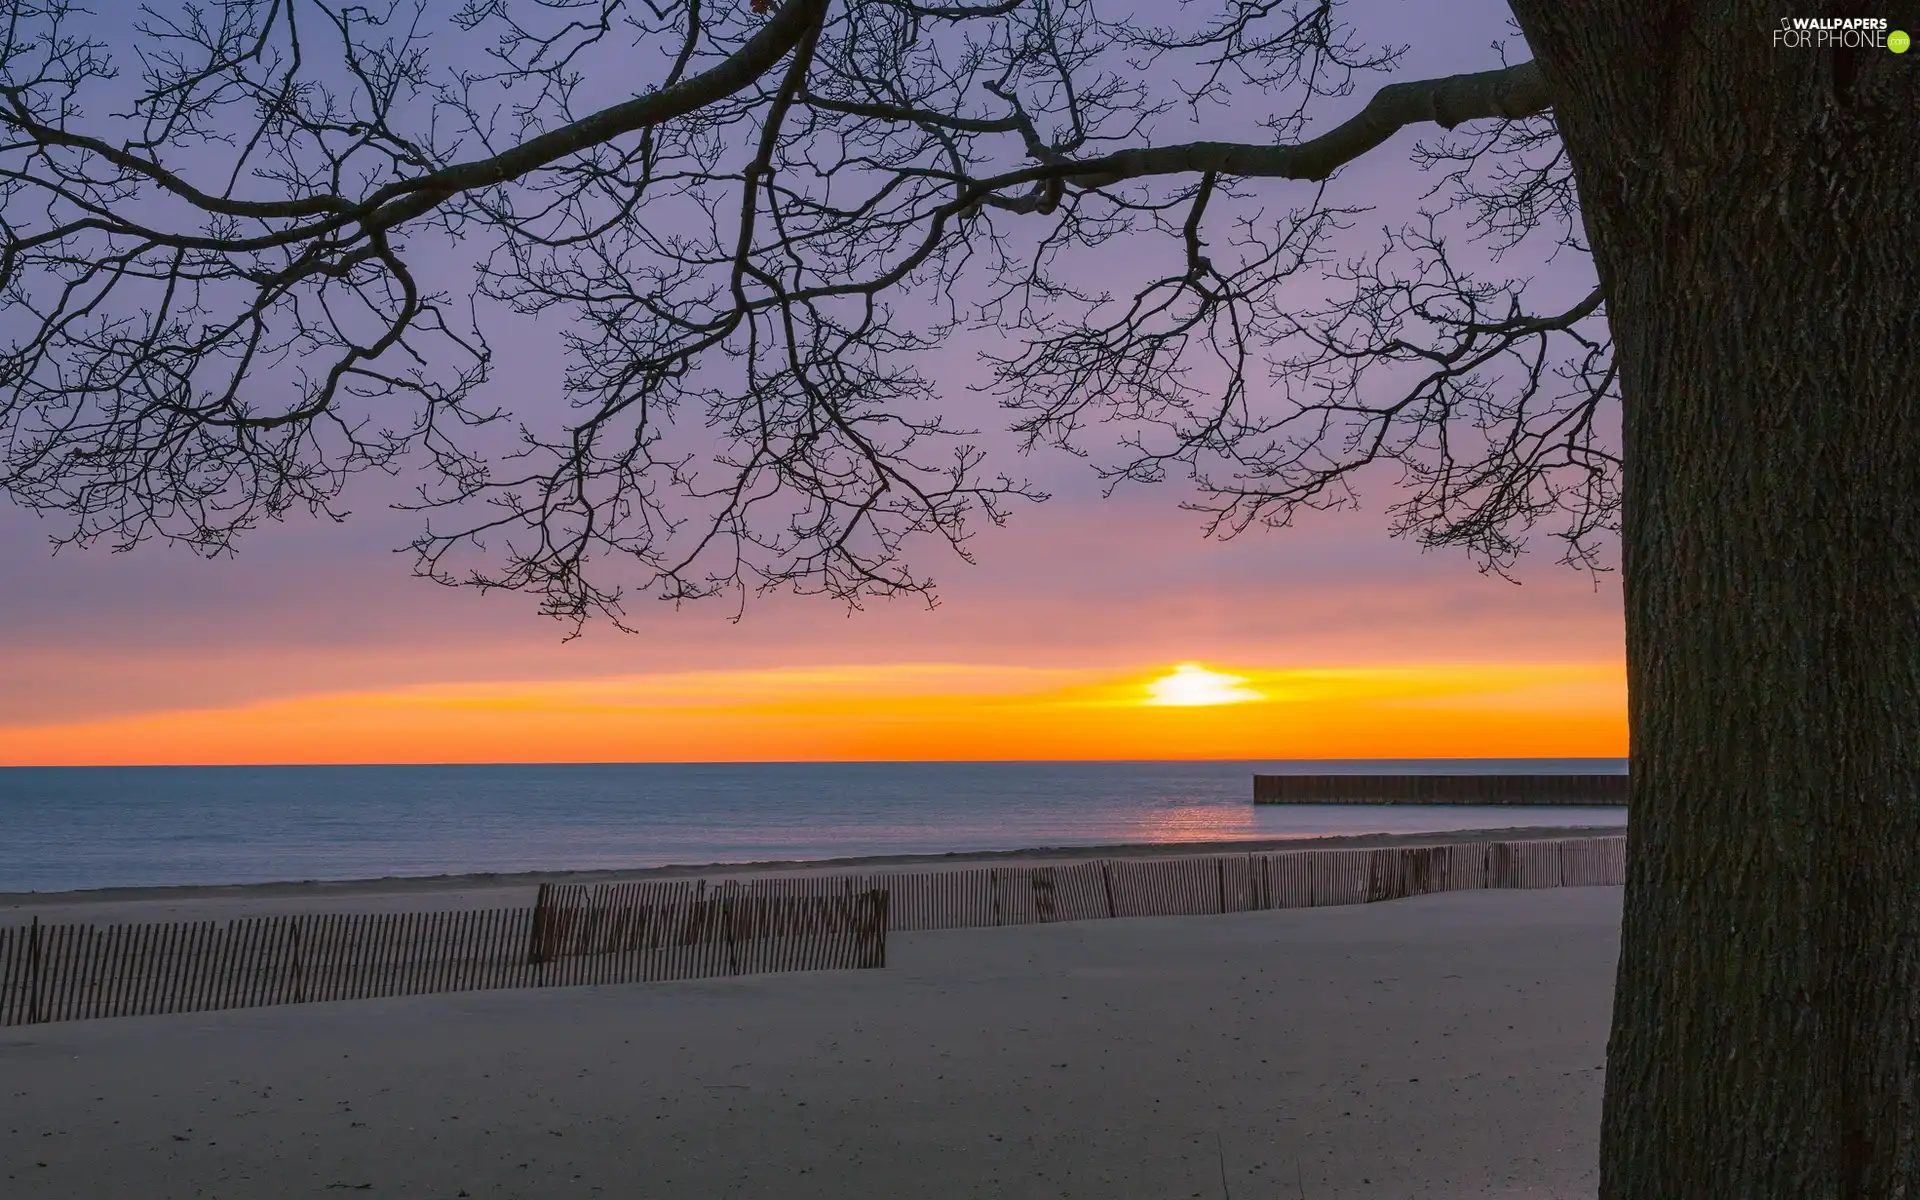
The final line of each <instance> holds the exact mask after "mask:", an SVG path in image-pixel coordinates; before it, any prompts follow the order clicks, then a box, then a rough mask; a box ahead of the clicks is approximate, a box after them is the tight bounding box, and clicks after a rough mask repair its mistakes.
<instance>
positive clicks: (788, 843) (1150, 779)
mask: <svg viewBox="0 0 1920 1200" xmlns="http://www.w3.org/2000/svg"><path fill="white" fill-rule="evenodd" d="M1625 770H1626V762H1625V760H1624V759H1525V760H1494V759H1475V760H1457V759H1456V760H1449V761H1447V762H1445V763H1435V762H1420V761H1412V760H1395V761H1391V762H1363V761H1348V762H1341V763H1328V762H1061V763H1048V762H1017V763H754V764H652V763H649V764H604V765H598V764H569V765H527V766H491V765H489V766H365V767H78V768H65V767H54V768H40V767H15V768H6V769H0V830H4V836H0V892H23V891H62V890H66V889H70V888H97V887H129V886H154V885H163V884H191V883H255V882H265V881H275V880H295V879H368V878H379V877H383V876H395V875H439V874H447V873H463V872H471V871H530V870H581V869H595V868H622V867H651V866H664V865H669V864H705V863H724V862H755V861H765V860H772V859H822V858H840V857H846V856H853V855H874V854H929V853H941V852H945V851H967V850H1016V849H1024V848H1028V847H1037V846H1076V845H1078V846H1085V845H1098V844H1102V843H1113V842H1157V841H1217V840H1226V839H1243V838H1276V837H1293V836H1311V835H1322V834H1344V833H1428V832H1436V831H1440V830H1446V829H1475V828H1490V827H1498V826H1520V825H1589V824H1590V825H1599V824H1623V825H1624V824H1625V821H1626V814H1625V811H1624V810H1623V809H1618V808H1507V807H1500V808H1461V807H1434V808H1414V807H1398V806H1394V807H1337V806H1326V807H1321V806H1311V807H1308V806H1290V805H1289V806H1261V807H1258V808H1256V807H1255V806H1254V805H1253V802H1252V795H1253V780H1252V776H1253V775H1254V773H1255V772H1263V773H1275V774H1278V773H1298V774H1312V773H1318V772H1333V771H1343V772H1355V773H1363V772H1380V773H1387V772H1420V771H1445V772H1486V773H1497V772H1503V771H1521V772H1542V773H1545V772H1583V771H1622V772H1623V771H1625Z"/></svg>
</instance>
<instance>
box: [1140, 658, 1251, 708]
mask: <svg viewBox="0 0 1920 1200" xmlns="http://www.w3.org/2000/svg"><path fill="white" fill-rule="evenodd" d="M1246 683H1247V681H1246V680H1245V679H1243V678H1242V677H1240V676H1238V675H1222V674H1220V673H1219V672H1218V671H1209V670H1207V669H1206V668H1205V667H1202V666H1197V665H1195V664H1193V663H1182V664H1181V665H1180V666H1177V667H1175V668H1174V669H1173V673H1172V674H1170V675H1165V676H1162V677H1161V678H1159V679H1156V680H1154V681H1153V682H1152V683H1149V684H1148V685H1147V695H1148V697H1149V699H1148V700H1147V703H1148V704H1169V705H1182V706H1192V705H1200V704H1241V703H1244V702H1246V701H1248V700H1264V699H1266V697H1265V696H1262V695H1261V694H1260V693H1259V692H1256V691H1254V690H1253V689H1252V688H1250V687H1247V686H1246Z"/></svg>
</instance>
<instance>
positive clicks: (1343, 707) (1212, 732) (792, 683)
mask: <svg viewBox="0 0 1920 1200" xmlns="http://www.w3.org/2000/svg"><path fill="white" fill-rule="evenodd" d="M1169 697H1170V698H1169ZM1626 753H1627V730H1626V683H1625V673H1624V671H1623V669H1622V668H1621V666H1620V665H1619V664H1617V663H1610V664H1563V665H1546V666H1533V665H1530V666H1488V665H1454V666H1420V667H1395V668H1350V669H1312V670H1282V671H1260V670H1252V669H1244V668H1236V669H1234V670H1233V671H1232V672H1231V673H1227V672H1226V671H1225V670H1224V669H1223V670H1221V671H1214V670H1211V669H1208V668H1202V667H1199V666H1197V665H1195V664H1182V665H1181V666H1179V667H1175V668H1167V667H1161V668H1158V669H1155V670H1150V671H1140V672H1136V673H1134V674H1132V675H1129V676H1124V677H1118V678H1116V677H1114V676H1111V675H1108V676H1105V677H1102V676H1099V675H1095V674H1092V673H1090V672H1085V671H1067V670H1041V669H1035V668H1021V667H973V666H957V665H952V664H905V665H897V666H887V667H846V668H820V669H813V670H783V671H757V672H753V671H742V672H703V673H687V674H678V675H664V676H637V677H623V678H611V679H597V680H586V681H567V682H553V683H534V684H526V683H513V684H471V685H468V684H462V685H435V686H424V687H406V688H397V689H392V690H386V691H379V692H367V693H353V694H332V695H308V696H299V697H293V698H288V699H282V700H274V701H268V702H262V703H257V704H249V705H243V706H236V707H232V708H222V709H208V710H194V711H185V710H182V711H166V712H157V713H149V714H143V715H139V716H132V717H123V718H117V719H111V720H102V721H94V722H85V723H72V724H55V725H14V726H0V764H6V765H14V766H36V765H37V766H57V765H103V766H104V765H136V764H140V765H148V764H150V765H186V764H269V763H421V762H442V763H444V762H752V761H762V762H788V761H862V760H891V761H913V760H921V761H925V760H949V761H953V760H1019V759H1053V760H1071V759H1183V758H1185V759H1198V758H1235V759H1240V758H1254V759H1267V758H1479V757H1486V758H1507V757H1513V758H1519V757H1536V756H1551V757H1587V756H1593V757H1616V756H1624V755H1625V754H1626Z"/></svg>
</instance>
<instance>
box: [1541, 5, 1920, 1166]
mask: <svg viewBox="0 0 1920 1200" xmlns="http://www.w3.org/2000/svg"><path fill="white" fill-rule="evenodd" d="M1786 7H1787V6H1756V5H1736V4H1733V3H1726V2H1722V3H1670V4H1656V3H1652V2H1644V3H1640V4H1630V3H1625V2H1624V0H1514V4H1513V8H1514V10H1515V13H1516V15H1517V16H1518V17H1519V19H1520V22H1521V26H1522V28H1523V30H1524V31H1525V34H1526V37H1527V40H1528V42H1529V44H1530V45H1531V48H1532V49H1533V51H1534V53H1535V55H1536V56H1537V61H1538V62H1539V63H1540V65H1541V69H1542V71H1543V73H1544V75H1545V78H1546V81H1547V84H1548V87H1549V89H1550V91H1551V93H1552V95H1553V97H1554V110H1555V113H1556V118H1557V120H1558V122H1559V126H1560V130H1561V133H1562V136H1563V137H1564V139H1565V143H1566V147H1567V151H1568V153H1569V156H1570V159H1571V161H1572V163H1573V166H1574V170H1575V177H1576V179H1577V181H1578V185H1579V188H1580V195H1581V204H1582V210H1583V213H1584V216H1585V220H1586V225H1587V230H1588V234H1589V237H1590V239H1591V241H1592V244H1593V248H1594V255H1595V260H1596V263H1597V265H1598V268H1599V273H1600V278H1601V282H1602V285H1603V286H1604V288H1605V291H1606V295H1607V305H1608V312H1609V317H1610V320H1611V323H1612V328H1613V333H1614V337H1615V341H1616V347H1617V362H1618V366H1619V370H1620V381H1621V389H1622V393H1623V399H1624V412H1623V419H1624V426H1623V434H1624V444H1623V451H1624V454H1625V463H1626V465H1625V504H1624V512H1623V539H1622V540H1623V568H1624V572H1625V579H1624V582H1625V587H1626V634H1627V672H1628V681H1629V694H1630V700H1629V719H1630V726H1631V736H1632V754H1633V779H1632V785H1631V805H1632V807H1631V813H1632V818H1631V821H1630V824H1629V829H1628V852H1629V856H1630V857H1629V867H1628V876H1627V889H1626V909H1625V924H1624V928H1623V931H1622V940H1621V957H1620V968H1619V977H1618V990H1617V992H1616V996H1615V1000H1614V1017H1613V1030H1612V1037H1611V1039H1610V1042H1609V1046H1608V1063H1607V1085H1606V1099H1605V1116H1604V1119H1603V1122H1602V1131H1601V1164H1600V1176H1601V1196H1602V1198H1603V1200H1628V1198H1631V1200H1693V1198H1698V1200H1734V1198H1739V1200H1817V1198H1826V1197H1834V1198H1847V1200H1853V1198H1856V1197H1874V1198H1876V1200H1877V1198H1882V1197H1886V1198H1891V1197H1910V1198H1911V1197H1920V55H1916V54H1911V53H1910V54H1907V55H1903V56H1896V55H1894V54H1891V53H1890V52H1888V51H1887V50H1884V49H1877V50H1858V51H1851V50H1840V51H1835V50H1826V49H1812V48H1809V49H1786V48H1778V49H1776V48H1775V47H1774V46H1773V44H1772V42H1773V38H1772V30H1773V29H1774V28H1776V27H1777V25H1778V19H1779V16H1780V12H1781V11H1785V10H1786ZM1916 7H1920V6H1916V5H1914V4H1911V3H1896V4H1885V5H1868V6H1866V7H1865V8H1864V9H1860V10H1859V11H1860V12H1862V13H1864V14H1868V15H1874V16H1887V17H1889V18H1891V21H1892V24H1891V28H1894V29H1901V28H1904V29H1906V30H1908V31H1910V32H1913V33H1916V34H1920V13H1916V12H1915V9H1916ZM1763 8H1764V11H1762V9H1763ZM1776 8H1777V9H1778V10H1779V11H1776ZM1793 11H1794V12H1796V13H1813V12H1819V11H1831V12H1834V13H1840V12H1843V11H1851V10H1843V9H1842V8H1834V9H1832V10H1822V9H1821V8H1820V7H1819V6H1809V5H1797V6H1793Z"/></svg>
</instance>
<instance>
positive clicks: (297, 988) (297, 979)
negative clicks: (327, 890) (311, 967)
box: [287, 917, 307, 1004]
mask: <svg viewBox="0 0 1920 1200" xmlns="http://www.w3.org/2000/svg"><path fill="white" fill-rule="evenodd" d="M287 928H288V929H289V930H290V931H291V933H292V935H293V1002H294V1003H295V1004H305V1003H306V1002H307V973H306V968H305V964H303V963H302V962H301V961H300V918H299V917H295V918H294V919H293V924H291V925H289V926H288V927H287Z"/></svg>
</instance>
